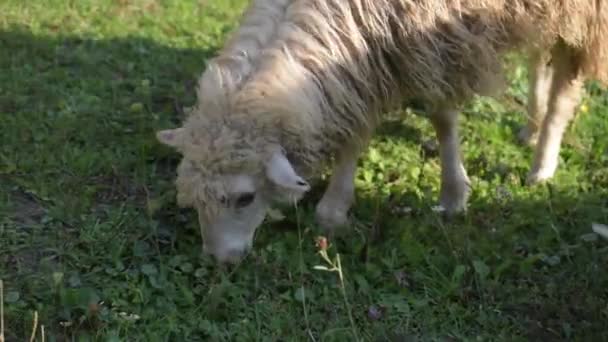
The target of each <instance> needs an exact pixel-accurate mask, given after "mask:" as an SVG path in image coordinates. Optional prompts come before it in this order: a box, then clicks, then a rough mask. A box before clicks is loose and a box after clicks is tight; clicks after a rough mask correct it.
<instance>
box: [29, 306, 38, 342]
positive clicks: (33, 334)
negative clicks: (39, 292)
mask: <svg viewBox="0 0 608 342" xmlns="http://www.w3.org/2000/svg"><path fill="white" fill-rule="evenodd" d="M37 331H38V311H34V325H33V326H32V335H31V336H30V342H34V340H35V339H36V332H37Z"/></svg>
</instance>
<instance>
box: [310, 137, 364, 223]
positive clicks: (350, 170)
mask: <svg viewBox="0 0 608 342" xmlns="http://www.w3.org/2000/svg"><path fill="white" fill-rule="evenodd" d="M360 151H361V149H360V148H358V147H354V146H347V147H346V148H345V149H344V150H342V151H341V152H340V154H339V155H338V157H337V159H336V163H335V165H334V168H333V172H332V175H331V178H330V180H329V185H328V186H327V189H326V190H325V194H324V195H323V198H321V201H319V204H318V205H317V208H316V213H315V216H316V220H317V223H319V225H321V227H323V228H324V229H326V230H328V231H332V230H334V229H335V228H338V227H340V226H345V225H347V224H348V216H347V215H348V210H349V209H350V207H351V206H352V204H353V202H354V199H355V172H356V171H357V159H358V158H359V153H360Z"/></svg>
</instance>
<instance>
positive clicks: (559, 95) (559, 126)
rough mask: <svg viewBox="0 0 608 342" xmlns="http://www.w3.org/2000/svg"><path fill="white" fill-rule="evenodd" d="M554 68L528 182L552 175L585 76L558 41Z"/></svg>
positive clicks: (571, 53) (536, 181)
mask: <svg viewBox="0 0 608 342" xmlns="http://www.w3.org/2000/svg"><path fill="white" fill-rule="evenodd" d="M553 68H554V71H553V82H552V86H551V93H550V98H549V107H548V110H547V115H546V117H545V119H544V120H543V124H542V127H541V131H540V136H539V139H538V144H537V145H536V150H535V155H534V163H533V166H532V169H531V171H530V173H529V174H528V179H527V181H528V184H534V183H538V182H542V181H544V180H547V179H549V178H551V177H553V174H554V173H555V170H556V169H557V164H558V159H559V151H560V145H561V142H562V136H563V134H564V131H565V130H566V127H567V126H568V123H569V122H570V120H571V119H572V118H573V117H574V114H575V111H576V107H577V106H578V104H579V102H580V99H581V95H582V89H583V83H584V78H583V77H582V75H581V74H580V72H579V68H578V61H577V56H576V52H575V51H572V50H571V49H569V48H568V47H567V46H565V45H564V44H558V45H557V46H556V47H555V50H554V51H553Z"/></svg>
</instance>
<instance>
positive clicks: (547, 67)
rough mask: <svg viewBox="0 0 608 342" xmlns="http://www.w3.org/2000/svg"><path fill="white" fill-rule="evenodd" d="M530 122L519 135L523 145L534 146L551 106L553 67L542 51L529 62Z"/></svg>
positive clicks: (531, 57) (535, 54)
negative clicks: (548, 108) (548, 107)
mask: <svg viewBox="0 0 608 342" xmlns="http://www.w3.org/2000/svg"><path fill="white" fill-rule="evenodd" d="M528 75H529V76H528V108H527V110H528V121H527V123H526V126H524V127H523V128H522V129H521V130H520V131H519V134H518V139H519V141H520V142H521V143H522V144H526V145H530V146H534V145H536V143H537V141H538V134H539V133H538V132H539V130H540V127H541V124H542V122H543V119H544V118H545V115H546V114H547V106H548V104H549V94H550V91H551V81H552V79H553V66H552V65H551V63H550V61H549V56H547V54H545V53H542V52H540V51H536V52H534V53H532V54H531V56H530V60H529V62H528Z"/></svg>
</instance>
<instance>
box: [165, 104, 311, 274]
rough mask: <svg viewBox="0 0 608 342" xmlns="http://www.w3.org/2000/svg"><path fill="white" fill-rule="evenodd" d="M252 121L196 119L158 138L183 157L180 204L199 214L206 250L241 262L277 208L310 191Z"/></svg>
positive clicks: (224, 259) (178, 182) (222, 259)
mask: <svg viewBox="0 0 608 342" xmlns="http://www.w3.org/2000/svg"><path fill="white" fill-rule="evenodd" d="M247 125H248V123H247V120H234V121H229V120H228V118H227V117H223V118H221V119H220V118H216V119H215V120H212V119H210V118H206V117H204V116H200V115H191V116H190V117H189V118H188V119H187V121H186V123H185V124H184V126H183V127H181V128H177V129H170V130H163V131H159V132H157V138H158V140H159V141H160V142H161V143H163V144H165V145H169V146H171V147H173V148H175V149H176V150H177V151H179V152H180V153H181V154H182V156H183V159H182V161H181V163H180V165H179V167H178V169H177V180H176V186H177V200H178V204H179V205H180V206H182V207H193V208H196V210H197V211H198V217H199V224H200V229H201V235H202V238H203V250H204V251H205V252H207V253H209V254H212V255H213V256H215V258H216V259H217V260H218V261H220V262H237V261H239V260H240V259H241V258H242V257H243V255H244V254H245V253H246V252H247V251H248V250H249V249H250V247H251V245H252V243H253V238H254V233H255V231H256V229H257V227H258V226H259V225H260V224H261V223H262V222H263V220H264V217H265V216H266V213H267V211H268V209H269V208H270V206H271V205H272V204H273V203H274V202H279V201H281V202H285V201H295V200H298V199H299V198H300V197H301V196H302V195H303V194H304V193H305V192H306V191H308V189H309V185H308V183H307V182H306V181H305V180H304V179H302V178H301V177H300V176H299V175H298V174H297V173H296V172H295V170H294V168H293V167H292V165H291V163H290V162H289V161H288V159H287V157H286V156H285V154H284V153H283V151H282V149H281V147H280V146H279V145H278V144H276V143H273V142H272V141H270V140H269V139H268V138H267V137H264V136H263V135H264V134H260V132H259V131H258V130H255V129H252V127H247Z"/></svg>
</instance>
